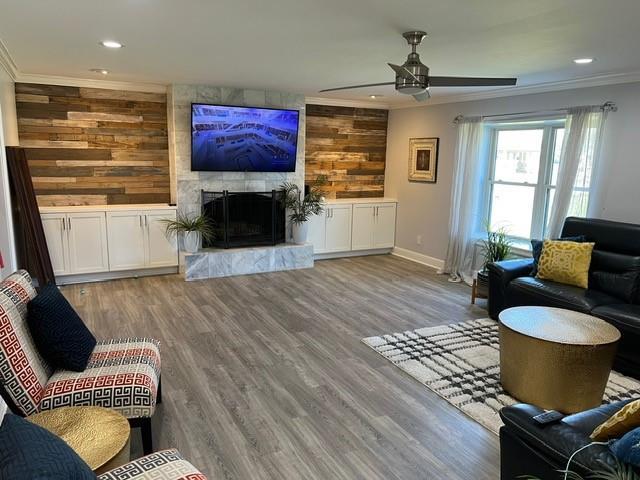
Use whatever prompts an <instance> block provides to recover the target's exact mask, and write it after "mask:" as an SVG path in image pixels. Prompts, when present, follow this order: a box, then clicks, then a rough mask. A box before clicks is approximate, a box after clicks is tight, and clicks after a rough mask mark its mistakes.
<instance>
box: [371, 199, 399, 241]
mask: <svg viewBox="0 0 640 480" xmlns="http://www.w3.org/2000/svg"><path fill="white" fill-rule="evenodd" d="M375 208H376V211H375V213H376V215H375V221H374V227H373V248H392V247H394V246H395V244H396V204H395V203H380V204H378V205H376V206H375Z"/></svg>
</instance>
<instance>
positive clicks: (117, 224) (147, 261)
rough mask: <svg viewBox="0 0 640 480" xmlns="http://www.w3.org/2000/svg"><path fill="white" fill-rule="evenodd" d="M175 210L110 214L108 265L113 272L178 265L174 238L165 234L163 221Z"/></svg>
mask: <svg viewBox="0 0 640 480" xmlns="http://www.w3.org/2000/svg"><path fill="white" fill-rule="evenodd" d="M175 218H176V212H175V210H169V209H167V210H149V211H147V210H129V211H122V212H108V213H107V225H108V231H109V266H110V269H111V270H112V271H117V270H137V269H142V268H157V267H171V266H175V265H177V264H178V250H177V247H176V241H175V238H167V237H166V236H165V233H164V222H163V220H164V219H172V220H174V219H175Z"/></svg>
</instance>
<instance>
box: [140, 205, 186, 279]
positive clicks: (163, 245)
mask: <svg viewBox="0 0 640 480" xmlns="http://www.w3.org/2000/svg"><path fill="white" fill-rule="evenodd" d="M175 219H176V211H175V210H149V211H146V212H144V224H145V228H146V231H147V267H173V266H175V265H178V247H177V242H176V237H175V235H174V236H170V237H167V236H166V234H165V227H166V225H165V223H164V222H163V220H175Z"/></svg>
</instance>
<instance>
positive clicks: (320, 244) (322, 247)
mask: <svg viewBox="0 0 640 480" xmlns="http://www.w3.org/2000/svg"><path fill="white" fill-rule="evenodd" d="M327 215H328V210H327V207H325V210H324V211H323V212H322V213H320V214H318V215H313V216H312V217H311V218H309V220H308V222H309V232H308V234H307V241H308V242H311V243H312V244H313V253H324V252H326V250H327V241H326V234H327V227H326V220H327Z"/></svg>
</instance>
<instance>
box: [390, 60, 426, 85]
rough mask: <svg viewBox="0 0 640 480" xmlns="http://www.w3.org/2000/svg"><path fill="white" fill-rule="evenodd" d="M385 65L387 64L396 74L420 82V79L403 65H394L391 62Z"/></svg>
mask: <svg viewBox="0 0 640 480" xmlns="http://www.w3.org/2000/svg"><path fill="white" fill-rule="evenodd" d="M387 65H389V66H390V67H391V68H392V70H393V71H394V72H396V74H398V75H400V76H401V77H402V78H406V79H407V80H409V81H410V82H418V83H419V82H420V80H418V79H417V78H416V76H415V75H414V74H413V73H411V72H410V71H409V70H407V69H406V68H405V67H401V66H400V65H394V64H393V63H387Z"/></svg>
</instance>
